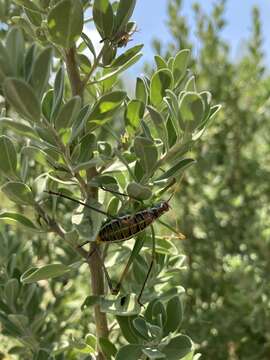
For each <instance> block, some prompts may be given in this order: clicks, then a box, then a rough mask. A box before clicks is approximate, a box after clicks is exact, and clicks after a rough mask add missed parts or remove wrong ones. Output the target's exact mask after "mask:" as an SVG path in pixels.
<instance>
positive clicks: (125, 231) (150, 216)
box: [46, 191, 172, 304]
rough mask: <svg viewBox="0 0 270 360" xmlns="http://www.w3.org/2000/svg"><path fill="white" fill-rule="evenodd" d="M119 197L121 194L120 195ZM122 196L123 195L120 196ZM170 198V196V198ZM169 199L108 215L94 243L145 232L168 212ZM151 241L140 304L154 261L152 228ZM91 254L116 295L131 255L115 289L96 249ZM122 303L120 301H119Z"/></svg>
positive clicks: (59, 194) (75, 200)
mask: <svg viewBox="0 0 270 360" xmlns="http://www.w3.org/2000/svg"><path fill="white" fill-rule="evenodd" d="M46 192H47V193H48V194H50V195H56V196H60V197H63V198H66V199H69V200H71V201H74V202H77V203H79V204H81V205H84V206H86V207H88V208H90V209H91V210H95V211H97V212H99V213H101V214H103V215H107V214H106V213H105V212H104V211H102V210H100V209H97V208H94V207H92V206H91V205H88V204H85V203H84V202H82V201H80V200H77V199H73V198H72V197H69V196H67V195H64V194H61V193H58V192H54V191H46ZM115 193H116V194H118V195H119V194H120V193H118V192H115ZM120 195H121V194H120ZM122 195H124V194H122ZM171 197H172V196H171ZM171 197H170V198H169V199H168V200H167V201H163V202H161V203H159V204H157V205H154V206H153V207H152V208H150V209H145V210H142V211H139V212H137V213H135V214H133V215H124V216H122V217H112V216H110V215H108V217H109V218H111V220H109V221H108V222H106V223H105V224H104V225H103V226H102V227H101V229H100V231H99V233H98V236H97V238H96V243H99V244H102V243H104V244H110V243H115V242H120V241H125V240H128V239H130V238H132V237H134V236H136V235H138V234H139V233H140V232H142V231H143V230H145V229H146V228H147V227H148V226H150V225H151V224H152V223H153V222H154V221H155V220H157V219H158V218H159V217H160V216H162V215H163V214H164V213H165V212H167V211H169V209H170V206H169V201H170V199H171ZM152 241H153V245H152V260H151V263H150V266H149V269H148V272H147V274H146V277H145V280H144V283H143V286H142V288H141V291H140V294H139V296H138V299H137V301H138V303H139V304H141V302H140V298H141V296H142V293H143V290H144V288H145V285H146V282H147V279H148V277H149V275H150V272H151V269H152V266H153V264H154V259H155V236H154V230H153V228H152ZM87 243H89V241H85V242H84V243H82V244H81V245H79V247H81V246H84V245H86V244H87ZM93 252H96V253H97V255H98V257H99V258H100V262H101V265H102V267H103V269H104V272H105V276H106V278H107V281H108V285H109V288H110V290H111V293H112V294H115V295H116V294H117V293H118V292H119V289H120V286H121V283H122V281H123V278H124V277H125V275H126V274H127V272H128V270H129V268H130V266H131V263H132V261H131V260H130V259H131V257H132V254H131V255H130V259H129V261H128V263H127V265H126V267H125V269H124V271H123V273H122V275H121V278H120V281H119V282H118V284H117V286H116V287H113V285H112V282H111V279H110V276H109V274H108V272H107V269H106V267H105V265H104V262H103V260H102V257H101V256H100V254H99V251H98V249H97V248H94V250H93V251H91V252H90V253H89V257H90V256H91V254H93ZM121 301H122V300H121Z"/></svg>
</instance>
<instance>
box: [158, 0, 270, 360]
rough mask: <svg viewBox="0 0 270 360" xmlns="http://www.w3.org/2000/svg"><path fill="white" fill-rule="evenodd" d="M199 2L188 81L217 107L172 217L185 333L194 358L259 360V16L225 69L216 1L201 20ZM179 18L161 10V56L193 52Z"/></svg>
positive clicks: (262, 298) (267, 239) (264, 343)
mask: <svg viewBox="0 0 270 360" xmlns="http://www.w3.org/2000/svg"><path fill="white" fill-rule="evenodd" d="M200 4H201V5H200ZM200 4H196V5H194V6H193V14H194V16H195V22H196V34H197V37H198V39H199V43H200V45H199V49H200V50H199V52H198V53H197V51H198V50H197V51H196V54H194V60H195V61H194V66H196V67H197V70H199V73H200V76H199V78H198V79H197V80H198V82H199V84H200V86H201V87H209V88H211V89H212V90H213V97H214V99H215V101H216V102H218V103H221V104H222V105H223V107H222V111H221V112H220V113H219V114H218V117H217V119H216V121H215V122H214V123H213V124H212V127H211V130H210V131H209V133H208V134H207V141H205V142H204V143H203V144H201V146H198V162H197V165H196V166H194V168H192V170H191V171H190V172H189V173H188V174H186V176H185V179H184V183H183V187H182V191H181V193H180V196H179V206H178V207H177V210H176V211H177V213H178V214H179V219H180V224H181V228H182V230H183V232H184V233H185V234H186V235H187V237H188V240H187V241H186V242H185V243H184V249H185V251H184V252H185V253H186V254H187V256H188V270H187V272H186V277H185V286H186V287H187V288H188V290H187V304H186V311H187V313H186V316H185V326H186V328H187V333H188V334H189V335H191V336H192V338H193V339H196V340H195V341H197V342H198V343H199V344H200V351H201V352H202V354H203V358H207V359H268V358H269V356H270V332H269V326H268V324H269V321H270V319H269V313H270V312H269V309H270V308H269V306H270V301H269V299H270V287H269V261H268V258H269V253H270V236H269V235H270V222H269V214H270V208H269V195H270V193H269V170H270V161H269V127H270V124H269V90H270V82H269V81H270V79H269V69H268V68H267V67H265V64H266V58H265V54H264V53H263V50H262V48H263V40H262V39H263V34H262V32H261V21H260V13H259V11H258V9H257V8H254V9H253V11H252V14H250V16H251V18H252V28H251V31H250V34H249V39H248V41H247V43H246V46H245V47H243V52H242V56H241V57H239V59H237V60H235V61H232V59H231V54H230V43H229V42H226V41H224V40H223V38H222V35H221V34H222V31H223V30H224V27H226V18H225V15H224V12H225V10H226V1H217V2H215V5H213V9H212V11H211V13H210V14H206V13H205V11H204V6H203V3H200ZM181 10H182V1H178V0H173V1H169V2H168V27H169V29H170V32H171V34H172V36H173V39H174V40H173V42H172V43H171V44H169V45H168V46H162V45H161V43H160V42H159V41H158V39H157V41H155V42H154V47H155V49H156V50H158V51H160V52H161V54H162V55H165V54H166V52H167V51H168V52H170V51H172V50H173V49H175V48H178V47H180V48H181V47H189V46H191V47H192V46H193V45H192V41H191V38H190V29H189V27H188V25H187V21H188V19H187V18H185V17H183V16H182V11H181ZM204 153H205V154H208V155H207V156H204Z"/></svg>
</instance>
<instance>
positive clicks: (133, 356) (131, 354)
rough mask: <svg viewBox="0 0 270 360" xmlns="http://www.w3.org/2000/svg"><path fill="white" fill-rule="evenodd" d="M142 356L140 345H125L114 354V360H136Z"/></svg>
mask: <svg viewBox="0 0 270 360" xmlns="http://www.w3.org/2000/svg"><path fill="white" fill-rule="evenodd" d="M141 354H142V345H125V346H123V347H122V348H121V349H120V350H119V351H118V352H117V354H116V358H115V360H127V359H128V360H138V359H139V358H140V356H141Z"/></svg>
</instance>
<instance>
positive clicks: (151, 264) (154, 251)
mask: <svg viewBox="0 0 270 360" xmlns="http://www.w3.org/2000/svg"><path fill="white" fill-rule="evenodd" d="M151 233H152V256H151V262H150V265H149V268H148V271H147V274H146V277H145V279H144V282H143V286H142V288H141V291H140V294H139V296H138V300H137V301H138V303H139V304H140V305H141V306H143V304H142V302H141V297H142V294H143V291H144V289H145V286H146V283H147V280H148V278H149V276H150V273H151V270H152V268H153V265H154V262H155V259H156V242H155V231H154V227H153V225H151Z"/></svg>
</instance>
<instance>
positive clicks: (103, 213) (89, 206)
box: [44, 190, 114, 218]
mask: <svg viewBox="0 0 270 360" xmlns="http://www.w3.org/2000/svg"><path fill="white" fill-rule="evenodd" d="M44 192H45V193H47V194H50V195H55V196H59V197H62V198H65V199H68V200H71V201H73V202H76V203H78V204H81V205H83V206H85V207H87V208H89V209H91V210H94V211H97V212H99V213H100V214H102V215H105V216H107V217H112V218H114V217H113V216H111V215H109V214H107V213H106V212H105V211H102V210H100V209H97V208H95V207H94V206H91V205H88V204H85V203H84V202H82V201H80V200H78V199H74V198H72V197H70V196H68V195H64V194H62V193H60V192H56V191H51V190H44Z"/></svg>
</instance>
